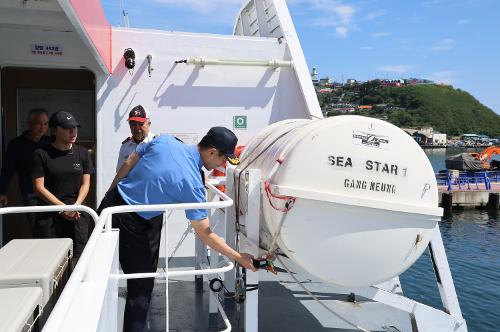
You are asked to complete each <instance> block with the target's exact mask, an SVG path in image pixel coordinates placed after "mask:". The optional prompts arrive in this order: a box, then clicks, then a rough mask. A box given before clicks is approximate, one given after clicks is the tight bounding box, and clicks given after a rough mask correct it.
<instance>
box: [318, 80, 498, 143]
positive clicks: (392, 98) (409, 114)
mask: <svg viewBox="0 0 500 332" xmlns="http://www.w3.org/2000/svg"><path fill="white" fill-rule="evenodd" d="M319 91H320V92H318V99H319V102H320V105H321V109H322V110H323V113H324V114H325V115H326V116H334V115H339V114H345V113H346V111H345V110H346V108H345V105H348V106H352V107H353V108H354V111H352V109H350V110H349V111H348V112H349V114H357V115H364V116H370V117H374V118H379V119H383V120H386V121H389V122H391V123H393V124H395V125H396V126H399V127H423V126H430V127H433V128H434V130H437V131H440V132H443V133H446V134H448V135H452V136H457V135H461V134H464V133H476V134H485V135H488V136H490V137H498V136H500V115H498V114H496V113H495V112H493V111H492V110H491V109H489V108H488V107H486V106H484V105H483V104H481V103H480V102H479V101H478V100H477V99H475V98H474V97H473V96H471V95H470V94H469V93H467V92H465V91H462V90H460V89H454V88H453V87H452V86H447V85H436V84H415V85H401V86H385V85H383V84H382V83H381V81H379V80H373V81H368V82H366V83H362V84H352V85H342V86H337V87H334V88H333V89H327V91H326V92H325V91H324V90H323V91H321V90H319ZM339 105H340V106H344V108H342V107H339Z"/></svg>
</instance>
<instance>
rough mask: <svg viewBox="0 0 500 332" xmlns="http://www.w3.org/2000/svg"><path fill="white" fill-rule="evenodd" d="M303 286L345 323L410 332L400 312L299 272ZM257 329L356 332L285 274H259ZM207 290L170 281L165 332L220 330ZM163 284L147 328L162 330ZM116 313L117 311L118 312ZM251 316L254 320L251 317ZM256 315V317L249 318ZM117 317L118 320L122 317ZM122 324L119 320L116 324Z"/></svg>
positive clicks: (232, 311) (237, 316) (240, 326)
mask: <svg viewBox="0 0 500 332" xmlns="http://www.w3.org/2000/svg"><path fill="white" fill-rule="evenodd" d="M298 276H299V278H300V280H304V281H305V284H306V285H307V286H306V287H307V288H308V289H309V290H310V291H312V292H313V294H315V295H316V296H317V297H319V298H320V299H321V300H322V301H323V302H324V303H325V304H326V305H328V306H329V307H330V308H332V309H333V310H334V311H335V312H337V313H339V314H341V315H343V316H344V317H345V318H347V319H348V320H349V321H351V322H354V323H356V324H358V325H359V326H362V327H363V328H365V329H368V330H370V331H384V332H388V331H389V332H396V331H401V332H411V331H413V330H412V324H411V320H410V316H409V315H408V314H407V313H405V312H402V311H400V310H397V309H394V308H391V307H388V306H386V305H383V304H381V303H376V302H373V301H371V300H368V299H364V298H361V297H356V302H355V303H353V302H349V301H347V297H348V294H349V293H350V291H348V290H345V289H341V288H338V287H334V286H331V285H328V284H325V283H321V282H318V281H314V280H311V279H310V278H309V276H304V275H300V274H298ZM259 278H260V280H261V281H260V283H259V289H258V292H259V317H258V320H259V331H260V332H267V331H283V332H284V331H286V332H304V331H311V332H316V331H317V332H322V331H329V332H351V331H357V329H355V328H354V327H351V326H349V325H348V324H346V323H345V322H343V321H341V320H340V319H338V318H337V317H335V316H334V315H333V314H331V313H330V312H328V311H327V310H325V309H324V308H323V307H321V306H320V305H319V304H318V303H317V302H316V301H315V300H314V299H312V298H311V297H310V296H309V295H307V293H305V292H304V291H303V290H302V289H301V288H300V287H299V286H298V285H297V284H296V283H295V282H293V280H292V279H291V278H290V276H289V275H288V274H287V273H286V272H285V273H284V272H280V273H278V275H277V276H274V275H272V274H271V273H268V272H264V271H261V272H259ZM209 291H210V290H209V289H208V287H207V286H206V285H205V286H204V289H203V291H197V290H196V289H195V283H194V281H192V278H191V279H175V280H170V281H169V301H170V304H169V314H170V315H169V316H170V317H169V331H174V332H188V331H189V332H190V331H197V332H198V331H200V332H201V331H221V330H224V328H225V326H224V323H223V321H222V319H221V317H220V315H218V314H209V313H208V302H209V293H208V292H209ZM125 294H126V288H125V287H121V288H120V300H119V302H120V304H121V305H120V307H121V310H123V306H124V302H125V301H124V296H125ZM164 294H165V283H164V282H161V281H157V282H156V285H155V289H154V293H153V298H152V303H151V309H150V314H149V329H148V330H147V331H151V332H159V331H165V330H166V329H165V297H164ZM224 307H225V310H226V314H227V315H228V317H229V319H230V321H231V324H232V331H237V332H240V331H244V319H243V310H244V305H243V304H237V303H235V301H234V299H225V301H224ZM119 312H120V313H119V315H121V312H123V311H119ZM251 319H252V318H251ZM253 319H255V318H253ZM120 320H121V319H119V321H120ZM119 325H120V324H119Z"/></svg>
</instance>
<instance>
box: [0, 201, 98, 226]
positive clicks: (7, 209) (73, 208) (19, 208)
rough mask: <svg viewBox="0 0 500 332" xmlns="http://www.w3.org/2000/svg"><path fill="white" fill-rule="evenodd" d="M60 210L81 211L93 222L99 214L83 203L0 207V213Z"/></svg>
mask: <svg viewBox="0 0 500 332" xmlns="http://www.w3.org/2000/svg"><path fill="white" fill-rule="evenodd" d="M60 211H82V212H86V213H88V214H90V215H91V216H92V219H93V220H94V223H97V219H99V216H98V215H97V213H96V212H95V211H94V210H92V209H91V208H89V207H88V206H85V205H40V206H12V207H5V208H0V215H3V214H15V213H36V212H60Z"/></svg>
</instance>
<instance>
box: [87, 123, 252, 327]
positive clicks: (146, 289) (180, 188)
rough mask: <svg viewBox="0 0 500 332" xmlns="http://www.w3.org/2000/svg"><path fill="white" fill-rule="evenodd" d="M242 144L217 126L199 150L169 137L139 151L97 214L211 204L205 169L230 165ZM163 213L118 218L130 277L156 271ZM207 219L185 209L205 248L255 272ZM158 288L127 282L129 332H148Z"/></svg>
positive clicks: (245, 256)
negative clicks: (127, 208) (138, 207)
mask: <svg viewBox="0 0 500 332" xmlns="http://www.w3.org/2000/svg"><path fill="white" fill-rule="evenodd" d="M237 141H238V139H237V137H236V135H235V134H234V133H233V132H232V131H230V130H229V129H227V128H224V127H213V128H211V129H210V130H209V132H208V133H207V135H205V136H204V137H203V139H202V140H201V141H200V143H199V144H198V146H194V145H193V146H189V145H186V144H184V143H182V142H181V141H179V140H178V139H176V138H174V137H172V136H169V135H162V136H160V137H158V138H156V139H154V140H152V141H150V142H148V143H144V144H141V145H139V146H137V149H136V151H135V152H133V153H132V154H131V155H130V156H129V158H128V159H127V160H126V161H125V162H124V164H123V165H122V166H121V167H120V169H119V170H118V173H117V174H116V176H115V179H114V180H113V183H112V184H111V186H110V188H109V190H108V193H107V194H106V196H105V197H104V199H103V201H102V202H101V205H100V206H99V209H98V210H97V212H98V213H99V214H100V212H101V211H102V210H103V209H104V208H107V207H110V206H116V205H126V204H128V205H139V204H141V205H147V204H169V203H204V202H206V197H205V187H204V185H203V181H202V178H201V176H200V171H201V168H202V167H203V166H204V167H205V168H206V169H207V170H212V169H213V168H215V167H218V166H220V165H221V164H223V163H224V162H225V161H226V160H227V161H229V162H234V160H235V159H234V158H235V156H234V148H235V147H236V143H237ZM162 213H163V212H162V211H157V212H138V213H133V212H130V213H121V214H117V215H114V216H113V227H115V228H119V229H120V244H119V253H120V264H121V266H122V269H123V271H124V272H125V273H140V272H156V268H157V265H158V253H159V248H160V236H161V235H160V233H161V227H162ZM207 217H208V213H207V211H206V210H204V209H193V210H186V218H187V219H189V220H190V221H191V225H192V226H193V229H194V230H195V232H196V234H198V236H199V237H200V239H201V240H202V241H203V242H204V243H205V244H206V245H208V246H209V247H211V248H212V249H214V250H217V251H218V252H220V253H221V254H223V255H224V256H227V257H229V258H230V259H233V260H236V261H238V263H239V264H240V265H241V266H242V267H244V268H247V269H250V270H252V271H255V268H254V266H253V264H252V258H253V257H252V256H251V255H249V254H245V253H238V252H236V251H235V250H233V249H232V248H231V247H229V246H228V245H227V244H226V243H225V242H224V240H223V239H222V238H220V237H219V236H217V235H216V234H215V233H213V232H212V230H211V229H210V227H209V223H208V218H207ZM153 286H154V279H153V278H145V279H129V280H127V288H128V292H127V302H126V305H125V313H124V322H123V325H124V327H123V330H124V331H126V332H128V331H137V332H142V331H143V329H144V325H145V321H146V316H147V312H148V309H149V302H150V299H151V292H152V291H153Z"/></svg>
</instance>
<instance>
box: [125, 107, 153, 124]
mask: <svg viewBox="0 0 500 332" xmlns="http://www.w3.org/2000/svg"><path fill="white" fill-rule="evenodd" d="M147 119H148V116H147V115H146V110H145V109H144V107H142V106H141V105H137V106H135V107H134V108H132V109H131V110H130V113H128V120H127V121H137V122H146V120H147Z"/></svg>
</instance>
